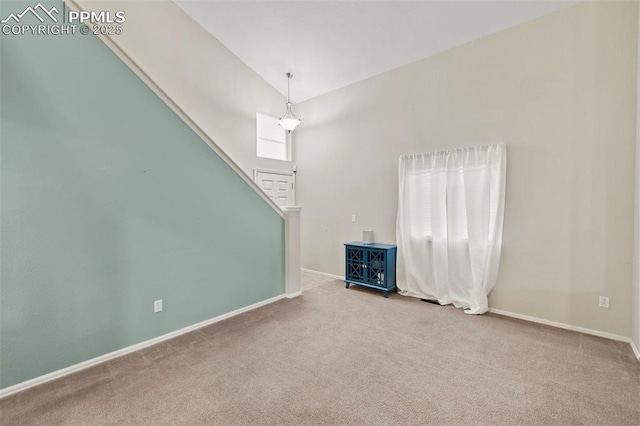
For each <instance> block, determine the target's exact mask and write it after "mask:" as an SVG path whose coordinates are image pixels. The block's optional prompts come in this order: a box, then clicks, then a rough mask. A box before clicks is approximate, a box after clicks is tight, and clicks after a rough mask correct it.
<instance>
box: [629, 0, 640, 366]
mask: <svg viewBox="0 0 640 426" xmlns="http://www.w3.org/2000/svg"><path fill="white" fill-rule="evenodd" d="M636 63H637V72H638V78H637V82H638V84H637V92H636V93H637V109H636V193H635V218H634V224H635V230H634V232H633V237H634V241H633V284H632V285H633V297H632V298H631V301H632V302H631V303H632V315H633V319H632V331H631V339H632V340H633V342H634V344H635V347H636V349H637V350H638V351H640V10H639V11H638V58H637V62H636ZM636 355H638V354H636Z"/></svg>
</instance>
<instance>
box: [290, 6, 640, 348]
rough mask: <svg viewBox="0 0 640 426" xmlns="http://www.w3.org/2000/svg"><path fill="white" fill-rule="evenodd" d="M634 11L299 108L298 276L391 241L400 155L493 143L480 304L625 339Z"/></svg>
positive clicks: (504, 42)
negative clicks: (496, 271) (493, 242)
mask: <svg viewBox="0 0 640 426" xmlns="http://www.w3.org/2000/svg"><path fill="white" fill-rule="evenodd" d="M637 8H638V4H637V3H636V2H602V3H601V2H585V3H581V4H578V5H576V6H572V7H569V8H567V9H564V10H562V11H559V12H557V13H554V14H551V15H547V16H545V17H542V18H539V19H536V20H534V21H530V22H528V23H525V24H523V25H520V26H518V27H515V28H512V29H509V30H505V31H502V32H499V33H497V34H494V35H492V36H489V37H486V38H483V39H481V40H477V41H474V42H471V43H469V44H466V45H464V46H461V47H458V48H455V49H452V50H450V51H447V52H444V53H442V54H439V55H436V56H434V57H431V58H427V59H425V60H422V61H419V62H416V63H414V64H411V65H408V66H405V67H402V68H399V69H396V70H393V71H390V72H388V73H385V74H382V75H379V76H376V77H373V78H370V79H367V80H365V81H362V82H360V83H356V84H353V85H351V86H348V87H345V88H343V89H340V90H337V91H334V92H331V93H329V94H326V95H323V96H320V97H317V98H314V99H311V100H309V101H307V102H304V103H302V104H299V105H297V106H296V112H297V114H298V116H299V117H300V118H301V119H302V120H303V125H302V126H300V128H299V129H298V130H297V131H296V132H297V134H296V149H297V156H296V161H297V164H298V177H297V178H298V200H299V203H300V205H302V206H304V209H303V211H302V266H303V267H305V268H310V269H314V270H318V271H323V272H328V273H332V274H340V275H342V274H343V271H344V269H343V263H344V260H343V253H344V252H343V247H342V244H343V243H345V242H348V241H352V240H359V239H360V238H361V231H362V230H363V229H367V228H370V229H373V230H374V231H375V233H376V240H377V241H379V242H387V243H393V242H394V241H395V217H396V209H397V162H398V156H399V155H401V154H409V153H417V152H428V151H434V150H439V149H448V148H457V147H464V146H470V145H477V144H486V143H492V142H498V141H504V142H506V143H507V145H508V150H509V152H508V161H509V163H508V175H507V196H506V199H507V204H506V217H505V232H504V250H503V258H502V267H501V271H500V277H499V281H498V284H497V286H496V288H495V289H494V291H493V293H492V294H491V298H490V306H492V307H494V308H498V309H503V310H507V311H512V312H517V313H520V314H524V315H531V316H534V317H539V318H545V319H549V320H552V321H558V322H562V323H566V324H572V325H577V326H582V327H586V328H590V329H594V330H600V331H604V332H610V333H615V334H619V335H624V336H630V334H631V321H630V318H631V298H630V296H631V280H632V265H631V263H632V262H631V259H632V245H633V238H632V231H633V194H634V161H635V160H634V152H635V140H636V136H635V132H636V130H635V128H636V117H635V111H636V95H635V93H636V43H637V25H638V22H637V21H638V19H637V16H638V11H637ZM352 214H357V217H358V219H357V222H356V223H352V222H351V215H352ZM599 295H607V296H609V297H610V303H611V308H610V309H608V310H607V309H602V308H598V296H599Z"/></svg>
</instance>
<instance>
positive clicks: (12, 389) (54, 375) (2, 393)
mask: <svg viewBox="0 0 640 426" xmlns="http://www.w3.org/2000/svg"><path fill="white" fill-rule="evenodd" d="M284 297H285V295H284V294H281V295H279V296H276V297H272V298H270V299H267V300H263V301H261V302H258V303H254V304H253V305H249V306H245V307H244V308H240V309H236V310H235V311H231V312H227V313H226V314H222V315H218V316H217V317H214V318H211V319H208V320H205V321H202V322H199V323H196V324H193V325H190V326H187V327H184V328H181V329H180V330H176V331H172V332H170V333H167V334H163V335H162V336H158V337H154V338H153V339H149V340H146V341H144V342H140V343H136V344H135V345H132V346H128V347H126V348H122V349H119V350H117V351H114V352H110V353H108V354H104V355H101V356H99V357H96V358H93V359H90V360H87V361H84V362H81V363H79V364H75V365H72V366H69V367H66V368H63V369H61V370H58V371H53V372H51V373H48V374H45V375H44V376H40V377H36V378H33V379H31V380H27V381H25V382H22V383H18V384H15V385H13V386H9V387H7V388H4V389H0V398H4V397H7V396H9V395H12V394H14V393H17V392H21V391H23V390H26V389H29V388H32V387H34V386H38V385H42V384H44V383H47V382H50V381H52V380H55V379H59V378H61V377H64V376H67V375H69V374H72V373H76V372H78V371H80V370H84V369H86V368H89V367H93V366H94V365H97V364H101V363H103V362H106V361H110V360H112V359H114V358H118V357H121V356H123V355H126V354H129V353H131V352H135V351H139V350H140V349H144V348H146V347H148V346H152V345H155V344H157V343H160V342H164V341H165V340H169V339H172V338H174V337H177V336H180V335H181V334H185V333H189V332H190V331H193V330H197V329H198V328H202V327H206V326H208V325H211V324H214V323H216V322H219V321H222V320H225V319H227V318H231V317H234V316H236V315H240V314H242V313H244V312H247V311H251V310H253V309H256V308H259V307H260V306H264V305H268V304H269V303H273V302H276V301H278V300H280V299H282V298H284ZM287 297H289V296H287ZM291 297H294V296H291Z"/></svg>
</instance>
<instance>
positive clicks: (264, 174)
mask: <svg viewBox="0 0 640 426" xmlns="http://www.w3.org/2000/svg"><path fill="white" fill-rule="evenodd" d="M254 180H255V181H256V183H257V184H258V186H259V187H260V188H261V189H262V190H263V191H264V192H265V194H267V195H268V196H269V198H271V199H272V200H273V201H274V202H275V203H276V204H277V205H279V206H280V207H287V206H293V205H295V192H294V191H295V189H294V184H293V173H285V172H269V171H262V170H256V171H255V172H254Z"/></svg>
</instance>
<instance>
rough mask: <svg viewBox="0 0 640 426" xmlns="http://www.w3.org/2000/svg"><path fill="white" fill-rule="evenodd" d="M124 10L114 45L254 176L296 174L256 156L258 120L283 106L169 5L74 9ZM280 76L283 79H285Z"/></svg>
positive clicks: (90, 0)
mask: <svg viewBox="0 0 640 426" xmlns="http://www.w3.org/2000/svg"><path fill="white" fill-rule="evenodd" d="M77 3H78V4H79V5H80V6H81V7H83V8H84V9H86V10H124V11H125V12H126V22H125V23H124V24H123V28H124V32H123V34H121V35H116V36H112V40H113V41H114V42H115V43H116V44H117V45H118V46H119V47H120V48H121V49H122V50H123V51H124V52H126V53H127V55H128V56H129V57H130V58H131V59H133V61H134V62H136V63H137V64H138V65H139V66H140V67H141V68H142V69H143V70H144V71H145V72H146V73H147V74H148V75H149V76H150V77H151V78H152V79H153V80H154V81H155V82H156V83H157V84H158V85H159V86H160V87H161V88H162V89H163V90H164V91H165V92H166V93H167V94H168V95H169V96H170V97H171V98H172V99H173V100H174V101H175V102H176V103H177V104H178V105H180V107H181V108H182V109H183V110H184V111H185V112H186V113H187V114H188V115H190V116H191V118H192V119H193V120H194V121H195V122H196V123H197V124H198V125H199V126H200V127H201V128H202V129H203V130H204V132H205V133H207V134H208V135H209V137H211V139H213V141H214V142H215V143H216V144H218V146H220V147H221V148H222V149H223V150H224V151H225V152H226V153H227V154H228V155H229V157H231V159H232V160H233V161H234V162H236V163H237V164H238V165H239V166H240V168H241V169H242V170H243V171H244V172H245V173H247V174H248V175H249V176H253V169H254V168H263V169H270V170H286V171H291V169H292V164H293V163H292V162H284V161H278V160H270V159H264V158H258V157H257V156H256V112H258V111H260V112H265V113H268V114H271V115H275V116H280V115H282V114H283V113H284V108H285V102H286V99H285V98H284V97H283V96H282V95H281V94H280V93H278V92H277V91H276V90H275V89H274V88H273V87H271V86H270V85H269V84H268V83H267V82H266V81H264V80H263V79H262V78H261V77H260V76H258V75H257V74H256V73H255V72H254V71H253V70H251V69H250V68H249V67H248V66H247V65H245V64H244V63H243V62H242V61H241V60H240V59H238V58H237V57H236V56H235V55H234V54H233V53H231V51H229V50H228V49H227V48H226V47H225V46H224V45H222V43H220V42H219V41H218V40H217V39H216V38H215V37H213V36H212V35H211V34H209V33H208V32H207V31H205V30H204V29H203V28H202V27H201V26H200V25H199V24H198V23H196V22H195V21H194V20H193V19H191V17H189V16H188V15H187V14H186V13H185V12H184V11H183V10H182V9H181V8H180V7H178V6H177V5H176V4H175V3H174V2H172V1H170V0H154V1H126V0H112V1H100V0H98V1H95V0H79V1H78V2H77ZM285 72H286V70H283V75H282V78H283V79H285V78H286V77H285V76H284V73H285Z"/></svg>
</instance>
